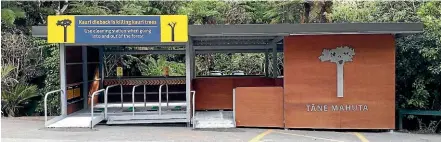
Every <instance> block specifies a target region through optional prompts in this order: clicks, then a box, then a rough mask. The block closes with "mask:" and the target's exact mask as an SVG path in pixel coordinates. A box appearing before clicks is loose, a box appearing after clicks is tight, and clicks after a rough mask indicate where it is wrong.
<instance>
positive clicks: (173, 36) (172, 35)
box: [168, 22, 176, 41]
mask: <svg viewBox="0 0 441 142" xmlns="http://www.w3.org/2000/svg"><path fill="white" fill-rule="evenodd" d="M168 26H170V28H171V41H175V27H176V22H171V23H168Z"/></svg>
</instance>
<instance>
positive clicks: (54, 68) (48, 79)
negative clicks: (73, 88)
mask: <svg viewBox="0 0 441 142" xmlns="http://www.w3.org/2000/svg"><path fill="white" fill-rule="evenodd" d="M35 44H36V46H38V47H40V48H42V49H43V51H44V53H45V54H43V56H44V58H45V60H44V62H43V67H44V71H45V72H46V74H45V75H46V76H45V79H44V82H43V83H42V85H43V87H42V89H40V90H39V92H38V94H40V95H41V96H43V95H44V94H45V93H47V92H49V91H52V90H57V89H59V88H60V72H59V69H60V65H59V64H60V51H59V48H58V46H57V44H49V43H47V42H46V40H41V39H36V40H35ZM43 105H44V100H41V101H39V102H38V106H37V108H36V111H37V112H38V113H40V114H43V112H44V108H43V107H44V106H43ZM60 109H61V108H60V97H59V95H51V96H49V97H48V115H59V114H60Z"/></svg>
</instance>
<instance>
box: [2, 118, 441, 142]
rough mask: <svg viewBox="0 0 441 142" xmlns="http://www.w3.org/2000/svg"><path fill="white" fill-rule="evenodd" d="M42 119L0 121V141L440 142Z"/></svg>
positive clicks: (419, 137) (386, 135) (383, 135)
mask: <svg viewBox="0 0 441 142" xmlns="http://www.w3.org/2000/svg"><path fill="white" fill-rule="evenodd" d="M43 123H44V122H43V119H42V118H41V117H37V118H14V119H11V118H2V120H1V128H2V129H1V132H2V138H1V140H2V141H5V142H9V141H14V142H28V141H32V142H38V141H46V142H62V141H65V142H85V141H93V142H101V141H102V142H116V141H130V142H135V141H140V142H141V141H142V142H146V141H173V142H180V141H207V142H216V141H222V142H224V141H228V142H233V141H234V142H235V141H237V142H248V141H250V142H257V141H264V142H285V141H286V142H296V141H299V142H369V141H370V142H441V135H423V134H407V133H398V132H394V133H390V132H355V133H354V132H333V131H305V130H282V129H256V128H234V129H218V130H192V129H191V128H188V127H185V126H183V125H182V126H176V125H175V126H151V125H150V126H136V125H117V126H106V125H97V126H96V127H95V129H96V130H90V129H87V128H78V129H47V128H43Z"/></svg>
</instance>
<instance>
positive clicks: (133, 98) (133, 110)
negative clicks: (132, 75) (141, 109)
mask: <svg viewBox="0 0 441 142" xmlns="http://www.w3.org/2000/svg"><path fill="white" fill-rule="evenodd" d="M138 86H141V85H135V86H133V89H132V115H133V116H135V89H136V87H138Z"/></svg>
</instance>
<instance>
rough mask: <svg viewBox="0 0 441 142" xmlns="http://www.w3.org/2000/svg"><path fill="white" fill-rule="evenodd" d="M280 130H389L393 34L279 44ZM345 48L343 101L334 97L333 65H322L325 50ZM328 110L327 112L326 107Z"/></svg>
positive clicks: (298, 39)
mask: <svg viewBox="0 0 441 142" xmlns="http://www.w3.org/2000/svg"><path fill="white" fill-rule="evenodd" d="M284 42H285V43H284V46H285V47H284V56H285V57H284V69H285V70H284V77H285V78H284V80H285V84H284V87H285V88H284V91H285V92H284V95H285V96H284V97H285V122H286V123H285V126H286V127H288V128H326V129H394V128H395V45H394V37H393V35H307V36H290V37H285V40H284ZM339 46H350V47H352V48H353V49H355V56H354V57H353V61H352V62H346V63H345V65H344V97H343V98H337V90H336V89H337V77H336V76H337V75H336V74H337V69H336V68H337V65H336V63H331V62H321V61H320V60H319V58H318V57H319V56H320V55H321V53H322V51H323V49H324V48H327V49H333V48H336V47H339ZM307 104H315V105H317V104H328V105H336V104H343V105H345V104H349V105H351V104H352V105H358V104H362V105H368V111H327V112H307V107H306V105H307ZM329 109H330V108H329Z"/></svg>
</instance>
